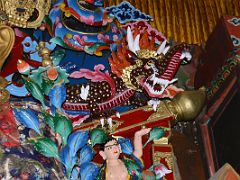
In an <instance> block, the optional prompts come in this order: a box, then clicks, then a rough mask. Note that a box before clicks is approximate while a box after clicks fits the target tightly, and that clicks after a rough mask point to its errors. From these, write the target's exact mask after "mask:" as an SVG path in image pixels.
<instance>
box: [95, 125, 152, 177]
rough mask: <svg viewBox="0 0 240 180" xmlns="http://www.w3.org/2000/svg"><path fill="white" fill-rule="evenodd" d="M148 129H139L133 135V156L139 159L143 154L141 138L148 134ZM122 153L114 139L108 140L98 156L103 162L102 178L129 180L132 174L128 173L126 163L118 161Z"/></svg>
mask: <svg viewBox="0 0 240 180" xmlns="http://www.w3.org/2000/svg"><path fill="white" fill-rule="evenodd" d="M150 130H151V129H150V128H146V129H141V130H139V131H137V132H136V133H135V135H134V142H133V144H134V152H133V155H134V156H135V157H136V158H137V159H140V158H141V157H142V154H143V144H142V136H144V135H146V134H148V133H149V132H150ZM121 153H122V151H121V146H120V144H119V143H118V141H117V140H116V139H114V138H110V139H109V140H108V141H107V142H106V143H105V144H104V145H103V146H102V147H101V151H100V152H99V154H100V155H101V156H102V158H103V159H104V160H105V172H104V173H103V174H102V177H105V178H104V179H107V180H123V179H124V180H126V179H130V178H131V176H132V175H134V173H133V174H132V173H129V169H128V166H127V163H128V162H127V161H126V160H125V159H120V158H119V156H120V154H121Z"/></svg>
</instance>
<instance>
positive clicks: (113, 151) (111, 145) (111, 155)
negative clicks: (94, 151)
mask: <svg viewBox="0 0 240 180" xmlns="http://www.w3.org/2000/svg"><path fill="white" fill-rule="evenodd" d="M120 153H121V148H120V145H119V144H118V142H117V141H116V140H112V141H109V142H108V143H106V144H105V146H104V154H105V156H106V160H108V159H118V158H119V155H120Z"/></svg>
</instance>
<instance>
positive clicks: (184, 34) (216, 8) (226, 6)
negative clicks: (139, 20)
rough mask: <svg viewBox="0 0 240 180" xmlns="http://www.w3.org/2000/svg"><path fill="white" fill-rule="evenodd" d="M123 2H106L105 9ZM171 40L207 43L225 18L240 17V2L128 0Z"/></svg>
mask: <svg viewBox="0 0 240 180" xmlns="http://www.w3.org/2000/svg"><path fill="white" fill-rule="evenodd" d="M122 1H123V0H105V7H107V6H111V5H116V4H119V3H121V2H122ZM128 1H129V2H130V3H131V4H132V5H133V6H135V7H136V8H138V9H139V10H140V11H142V12H144V13H146V14H149V15H151V16H152V17H153V19H154V21H153V22H151V23H150V24H151V25H152V26H153V27H155V28H156V29H157V30H158V31H160V32H162V33H163V34H164V35H165V36H166V37H167V38H168V39H173V40H174V41H178V42H187V43H190V44H202V43H204V42H205V41H206V40H207V38H208V36H209V34H210V33H211V32H212V30H213V28H214V26H215V25H216V23H217V21H218V19H219V18H220V17H221V16H222V15H232V16H240V0H128Z"/></svg>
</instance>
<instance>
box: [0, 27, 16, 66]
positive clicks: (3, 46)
mask: <svg viewBox="0 0 240 180" xmlns="http://www.w3.org/2000/svg"><path fill="white" fill-rule="evenodd" d="M14 42H15V34H14V31H13V29H12V28H11V27H9V26H6V25H0V70H1V69H2V66H3V64H4V62H5V60H6V59H7V57H8V55H9V54H10V52H11V50H12V47H13V45H14Z"/></svg>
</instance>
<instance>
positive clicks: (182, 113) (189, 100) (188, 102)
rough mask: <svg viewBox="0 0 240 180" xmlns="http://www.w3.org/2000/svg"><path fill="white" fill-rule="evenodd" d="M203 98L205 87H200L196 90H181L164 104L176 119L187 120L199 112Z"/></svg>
mask: <svg viewBox="0 0 240 180" xmlns="http://www.w3.org/2000/svg"><path fill="white" fill-rule="evenodd" d="M205 100H206V89H205V88H204V87H202V88H200V89H199V90H197V91H183V92H181V93H179V94H177V95H176V96H175V97H174V98H173V100H172V101H166V102H165V104H166V106H167V108H168V109H169V111H170V112H171V113H172V115H173V116H174V118H175V120H176V121H189V120H193V119H194V118H195V117H196V116H197V115H198V114H199V113H200V112H201V110H202V108H203V106H204V103H205Z"/></svg>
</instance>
